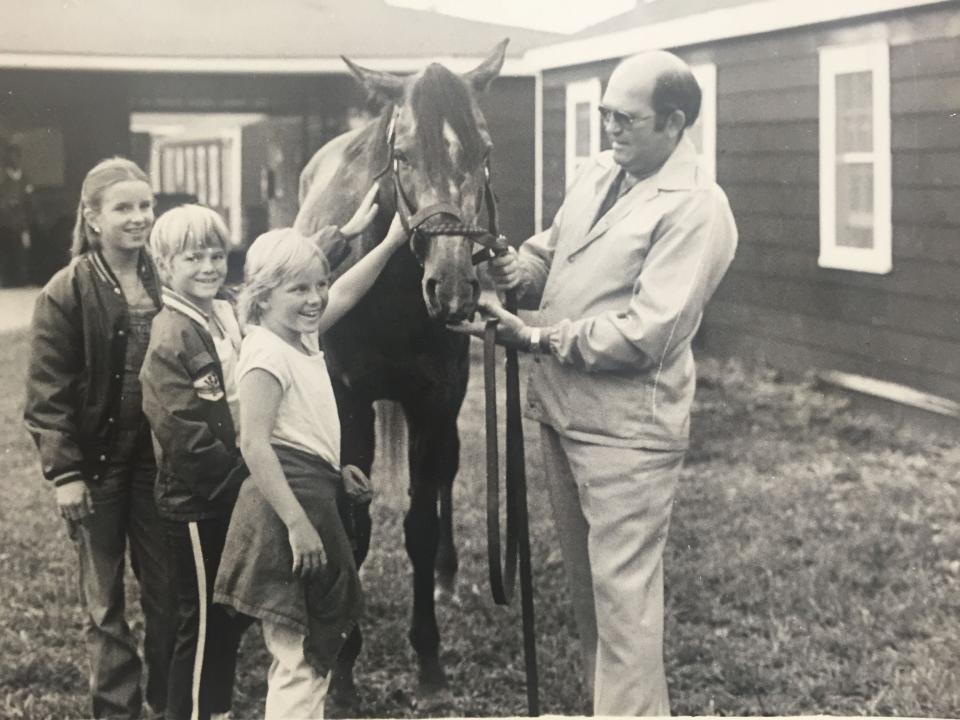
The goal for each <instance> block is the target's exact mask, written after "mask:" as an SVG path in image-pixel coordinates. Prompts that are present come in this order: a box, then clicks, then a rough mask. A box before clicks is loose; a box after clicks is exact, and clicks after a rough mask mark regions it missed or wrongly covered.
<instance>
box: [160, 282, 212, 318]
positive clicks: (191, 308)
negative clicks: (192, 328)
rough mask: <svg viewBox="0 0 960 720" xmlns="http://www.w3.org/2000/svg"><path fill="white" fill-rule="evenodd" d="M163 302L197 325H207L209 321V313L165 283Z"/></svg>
mask: <svg viewBox="0 0 960 720" xmlns="http://www.w3.org/2000/svg"><path fill="white" fill-rule="evenodd" d="M162 292H163V304H164V305H165V306H166V307H168V308H170V309H171V310H176V311H177V312H178V313H181V314H182V315H186V316H187V317H188V318H190V319H191V320H193V321H194V322H195V323H197V324H198V325H201V326H203V327H207V324H208V323H209V321H210V315H208V314H207V313H206V312H204V311H203V310H202V309H201V308H200V306H199V305H197V304H196V303H194V302H192V301H190V300H188V299H187V298H185V297H184V296H183V295H181V294H180V293H178V292H176V291H174V290H171V289H170V288H168V287H167V286H166V285H164V286H163V291H162Z"/></svg>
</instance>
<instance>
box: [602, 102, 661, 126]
mask: <svg viewBox="0 0 960 720" xmlns="http://www.w3.org/2000/svg"><path fill="white" fill-rule="evenodd" d="M652 117H656V116H655V115H631V114H630V113H625V112H622V111H621V110H614V109H612V108H608V107H605V106H604V105H601V106H600V122H602V123H603V124H604V125H607V124H609V123H610V121H611V120H612V121H613V122H615V123H616V124H617V126H619V127H621V128H632V127H633V126H634V125H636V124H637V123H641V122H643V121H644V120H649V119H650V118H652Z"/></svg>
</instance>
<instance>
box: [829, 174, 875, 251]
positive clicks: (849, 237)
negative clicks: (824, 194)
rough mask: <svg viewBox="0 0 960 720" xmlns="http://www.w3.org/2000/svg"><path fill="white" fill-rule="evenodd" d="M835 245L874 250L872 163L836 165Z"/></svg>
mask: <svg viewBox="0 0 960 720" xmlns="http://www.w3.org/2000/svg"><path fill="white" fill-rule="evenodd" d="M837 245H838V246H840V247H853V248H872V247H873V163H857V164H843V163H840V164H838V165H837Z"/></svg>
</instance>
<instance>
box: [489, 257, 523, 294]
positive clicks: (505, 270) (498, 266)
mask: <svg viewBox="0 0 960 720" xmlns="http://www.w3.org/2000/svg"><path fill="white" fill-rule="evenodd" d="M487 274H488V275H489V276H490V279H491V280H492V281H493V283H494V285H496V286H497V290H512V289H514V288H516V287H519V286H520V285H521V284H522V283H523V267H522V266H521V265H520V260H519V259H518V256H517V251H516V248H513V247H510V248H508V249H507V252H506V253H505V254H503V255H497V256H496V257H495V258H493V259H492V260H490V262H488V263H487Z"/></svg>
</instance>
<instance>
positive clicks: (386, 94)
mask: <svg viewBox="0 0 960 720" xmlns="http://www.w3.org/2000/svg"><path fill="white" fill-rule="evenodd" d="M340 58H341V59H342V60H343V61H344V62H345V63H346V64H347V67H348V68H350V72H352V73H353V75H354V77H355V78H357V80H359V81H360V84H361V85H363V86H364V87H365V88H366V89H367V92H369V93H370V94H371V95H373V96H374V97H375V98H377V99H379V100H386V101H387V102H390V103H393V104H396V103H398V102H399V101H400V100H402V99H403V89H404V86H405V85H406V83H405V81H404V79H403V78H402V77H400V76H398V75H394V74H393V73H388V72H381V71H379V70H371V69H369V68H365V67H360V66H359V65H357V64H356V63H355V62H353V61H352V60H350V58H346V57H344V56H343V55H341V56H340Z"/></svg>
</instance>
